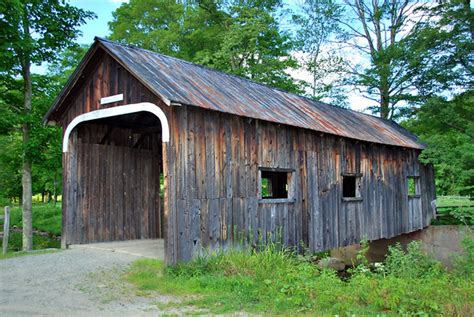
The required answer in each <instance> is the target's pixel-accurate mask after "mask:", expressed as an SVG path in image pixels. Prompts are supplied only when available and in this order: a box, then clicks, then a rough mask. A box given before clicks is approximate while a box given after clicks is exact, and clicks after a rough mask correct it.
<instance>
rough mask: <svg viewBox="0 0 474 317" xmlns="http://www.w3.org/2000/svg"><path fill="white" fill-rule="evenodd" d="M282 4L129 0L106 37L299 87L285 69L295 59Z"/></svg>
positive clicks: (235, 0) (282, 85)
mask: <svg viewBox="0 0 474 317" xmlns="http://www.w3.org/2000/svg"><path fill="white" fill-rule="evenodd" d="M281 8H282V2H281V0H247V1H242V0H231V1H205V0H202V1H176V0H175V1H169V0H159V1H149V0H131V1H130V2H129V3H124V4H122V5H121V6H120V7H119V8H118V9H117V10H116V11H115V12H114V13H113V21H112V22H110V23H109V27H110V29H111V31H112V33H111V35H110V38H111V39H112V40H116V41H120V42H123V43H128V44H133V45H137V46H139V47H142V48H145V49H150V50H152V51H156V52H160V53H163V54H166V55H170V56H175V57H178V58H182V59H185V60H188V61H191V62H195V63H198V64H202V65H205V66H208V67H212V68H215V69H218V70H222V71H225V72H229V73H233V74H237V75H240V76H245V77H247V78H250V79H253V80H255V81H258V82H262V83H265V84H269V85H272V86H275V87H279V88H282V89H285V90H289V91H293V92H299V91H300V89H299V86H298V84H296V83H295V82H294V81H293V79H292V78H291V76H290V75H288V74H287V72H286V70H287V69H288V68H292V67H296V66H297V63H296V61H295V60H294V59H293V58H291V57H290V56H289V55H290V54H289V52H290V50H291V49H292V42H291V39H290V37H289V35H288V34H285V33H284V32H282V31H281V30H280V28H279V23H278V19H277V13H278V12H279V10H280V9H281Z"/></svg>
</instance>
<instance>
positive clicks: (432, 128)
mask: <svg viewBox="0 0 474 317" xmlns="http://www.w3.org/2000/svg"><path fill="white" fill-rule="evenodd" d="M403 124H404V125H405V126H406V127H407V128H408V129H409V130H411V131H412V132H414V133H416V134H417V135H418V136H419V137H420V138H421V140H422V141H424V142H426V144H427V148H426V149H425V150H424V151H423V152H422V154H421V155H420V159H421V160H422V161H423V162H425V163H431V164H433V165H434V168H435V172H436V188H437V192H438V193H439V194H441V195H459V194H461V195H471V196H473V195H474V142H473V141H474V91H472V90H471V91H467V92H465V93H462V94H460V95H458V96H456V97H455V98H453V99H452V100H446V98H442V97H437V98H431V99H429V101H428V102H427V103H425V104H424V105H422V106H421V107H420V108H419V109H417V111H416V116H414V117H413V118H411V119H409V120H407V121H406V122H404V123H403Z"/></svg>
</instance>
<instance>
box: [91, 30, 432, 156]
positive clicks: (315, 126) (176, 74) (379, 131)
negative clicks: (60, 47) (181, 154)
mask: <svg viewBox="0 0 474 317" xmlns="http://www.w3.org/2000/svg"><path fill="white" fill-rule="evenodd" d="M96 41H97V42H99V44H101V45H102V46H103V47H104V48H105V50H106V51H108V53H110V54H111V55H112V56H113V57H115V58H116V59H117V60H118V62H119V63H121V64H122V65H123V66H124V67H126V68H127V69H128V70H129V71H130V72H131V73H132V74H133V75H134V76H135V77H137V79H138V80H140V81H141V82H142V83H143V84H144V85H145V86H147V87H149V88H150V89H151V90H152V91H153V92H154V93H156V94H157V95H159V96H161V97H162V98H164V99H165V100H167V101H168V104H173V103H179V104H183V105H192V106H196V107H201V108H205V109H210V110H215V111H221V112H225V113H230V114H235V115H239V116H244V117H249V118H256V119H261V120H265V121H270V122H277V123H282V124H287V125H291V126H295V127H301V128H305V129H311V130H315V131H320V132H324V133H329V134H333V135H338V136H342V137H347V138H352V139H357V140H362V141H368V142H374V143H380V144H387V145H395V146H402V147H409V148H418V149H422V148H424V146H423V145H422V144H421V143H420V142H419V141H418V140H417V138H416V136H414V135H413V134H411V133H409V132H408V131H407V130H405V129H404V128H402V127H401V126H399V125H398V124H396V123H395V122H392V121H389V120H383V119H381V118H379V117H375V116H371V115H368V114H364V113H361V112H357V111H352V110H348V109H343V108H340V107H336V106H332V105H328V104H325V103H321V102H317V101H314V100H311V99H309V98H306V97H303V96H298V95H295V94H292V93H288V92H285V91H282V90H280V89H276V88H272V87H269V86H267V85H262V84H259V83H256V82H253V81H251V80H248V79H245V78H242V77H239V76H234V75H230V74H226V73H223V72H220V71H216V70H212V69H209V68H206V67H203V66H200V65H196V64H193V63H190V62H187V61H184V60H180V59H177V58H173V57H169V56H166V55H162V54H159V53H155V52H151V51H148V50H144V49H140V48H137V47H133V46H128V45H123V44H118V43H115V42H111V41H108V40H105V39H101V38H96Z"/></svg>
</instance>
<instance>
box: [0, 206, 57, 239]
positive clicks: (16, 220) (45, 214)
mask: <svg viewBox="0 0 474 317" xmlns="http://www.w3.org/2000/svg"><path fill="white" fill-rule="evenodd" d="M3 213H4V211H3V208H2V210H1V211H0V214H1V215H3ZM22 221H23V217H22V210H21V208H20V207H12V208H11V211H10V226H11V227H13V226H16V227H18V228H21V227H22ZM2 224H3V222H2ZM33 229H36V230H39V231H42V232H47V233H50V234H52V235H55V236H59V235H61V205H60V204H58V205H57V206H56V207H53V204H42V203H36V204H33ZM0 230H3V227H2V229H0Z"/></svg>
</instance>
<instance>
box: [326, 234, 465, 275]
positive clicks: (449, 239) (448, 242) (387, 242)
mask: <svg viewBox="0 0 474 317" xmlns="http://www.w3.org/2000/svg"><path fill="white" fill-rule="evenodd" d="M465 231H466V229H465V227H463V226H451V225H445V226H430V227H427V228H425V229H423V230H419V231H415V232H412V233H408V234H403V235H400V236H397V237H394V238H391V239H380V240H375V241H371V242H370V243H369V246H370V249H369V252H368V253H367V258H368V259H369V261H370V262H381V261H383V260H384V258H385V255H386V254H387V251H388V247H389V246H391V245H395V244H396V243H400V244H401V245H402V246H403V247H406V245H407V244H408V243H410V242H411V241H413V240H418V241H421V244H422V247H423V250H424V251H425V252H426V253H428V254H430V255H431V256H432V257H433V258H434V259H436V260H438V261H440V262H441V263H443V264H444V265H445V266H446V267H448V268H451V267H452V266H453V258H454V256H455V255H456V254H459V253H461V252H462V248H461V241H462V240H463V238H464V236H465V234H466V232H465ZM359 251H360V244H355V245H351V246H348V247H344V248H339V249H334V250H331V256H332V257H336V258H340V259H342V260H343V261H344V262H345V263H346V264H347V265H350V264H352V263H353V261H354V260H355V257H356V255H357V252H359Z"/></svg>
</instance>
